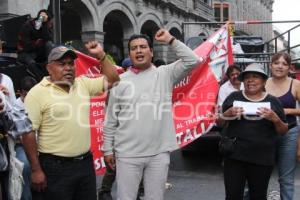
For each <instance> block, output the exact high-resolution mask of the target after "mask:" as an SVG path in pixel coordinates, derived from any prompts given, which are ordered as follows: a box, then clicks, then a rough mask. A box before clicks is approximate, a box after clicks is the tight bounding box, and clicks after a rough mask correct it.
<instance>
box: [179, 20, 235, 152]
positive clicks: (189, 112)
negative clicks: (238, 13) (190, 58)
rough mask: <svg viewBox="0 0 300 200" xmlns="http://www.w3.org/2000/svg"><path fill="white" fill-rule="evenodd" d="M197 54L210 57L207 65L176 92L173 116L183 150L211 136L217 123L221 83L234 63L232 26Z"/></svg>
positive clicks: (201, 65) (189, 77)
mask: <svg viewBox="0 0 300 200" xmlns="http://www.w3.org/2000/svg"><path fill="white" fill-rule="evenodd" d="M194 52H195V53H196V54H197V55H198V56H201V57H203V58H206V61H205V63H202V64H200V66H198V67H197V68H195V69H194V70H193V71H192V73H191V75H190V76H188V77H186V78H185V79H184V80H182V81H181V82H180V83H179V84H178V85H177V86H176V87H175V89H174V91H173V102H174V107H173V116H174V122H175V129H176V137H177V143H178V144H179V146H180V147H183V146H186V145H187V144H189V143H191V142H193V141H194V140H195V139H197V138H199V137H200V136H201V135H203V134H205V133H207V132H208V131H209V130H210V129H211V128H212V127H213V125H214V123H215V119H214V113H215V112H216V99H217V95H218V90H219V84H218V82H219V81H220V80H221V78H222V77H223V75H224V73H225V71H226V70H227V67H228V65H230V64H233V55H232V48H231V40H230V35H229V30H228V27H227V26H226V25H224V26H223V27H222V28H220V29H219V30H218V31H217V32H215V33H214V34H213V35H212V36H211V37H209V38H208V39H207V40H206V41H205V42H204V43H202V44H201V45H200V46H199V47H197V48H196V49H195V50H194Z"/></svg>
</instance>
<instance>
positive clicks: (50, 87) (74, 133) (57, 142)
mask: <svg viewBox="0 0 300 200" xmlns="http://www.w3.org/2000/svg"><path fill="white" fill-rule="evenodd" d="M48 79H49V77H45V78H44V79H43V80H42V81H41V82H40V83H39V84H37V85H36V86H34V87H33V88H32V89H31V90H30V91H29V92H28V94H27V96H26V98H25V107H26V109H27V111H28V115H29V118H30V119H31V121H32V124H33V129H34V130H37V131H38V151H39V152H43V153H50V154H54V155H58V156H66V157H73V156H78V155H81V154H83V153H85V152H87V151H89V149H90V137H91V136H90V121H89V114H90V97H92V96H97V95H99V94H100V93H102V92H103V85H104V82H103V77H100V78H94V79H90V78H86V77H78V78H76V79H75V81H74V84H73V85H72V86H71V88H70V91H69V93H68V92H66V91H64V90H63V89H61V88H60V87H58V86H57V85H55V84H53V83H52V82H50V81H49V80H48Z"/></svg>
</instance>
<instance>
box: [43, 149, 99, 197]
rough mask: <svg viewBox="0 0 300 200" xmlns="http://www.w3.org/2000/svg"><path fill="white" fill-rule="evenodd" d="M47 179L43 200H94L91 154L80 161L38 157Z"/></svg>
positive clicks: (94, 181) (94, 178)
mask: <svg viewBox="0 0 300 200" xmlns="http://www.w3.org/2000/svg"><path fill="white" fill-rule="evenodd" d="M39 159H40V163H41V166H42V168H43V170H44V173H45V174H46V177H47V188H46V190H45V191H43V192H41V193H40V195H38V196H42V199H43V200H82V199H86V200H96V199H97V195H96V175H95V170H94V165H93V157H92V154H89V155H88V156H87V157H85V158H84V159H82V160H74V161H72V160H63V159H58V158H56V157H51V156H43V155H40V157H39Z"/></svg>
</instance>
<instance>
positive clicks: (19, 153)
mask: <svg viewBox="0 0 300 200" xmlns="http://www.w3.org/2000/svg"><path fill="white" fill-rule="evenodd" d="M15 151H16V157H17V158H18V159H19V160H20V161H21V162H23V163H24V169H23V173H22V175H23V179H24V185H23V192H22V196H21V200H31V199H32V196H31V187H30V184H31V181H30V180H31V170H30V164H29V162H28V159H27V157H26V154H25V151H24V148H23V146H22V145H21V144H16V146H15Z"/></svg>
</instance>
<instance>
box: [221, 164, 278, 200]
mask: <svg viewBox="0 0 300 200" xmlns="http://www.w3.org/2000/svg"><path fill="white" fill-rule="evenodd" d="M272 170H273V166H264V165H256V164H252V163H247V162H243V161H238V160H233V159H226V158H225V159H224V184H225V192H226V200H243V195H244V188H245V183H246V181H247V182H248V186H249V195H250V200H267V190H268V185H269V180H270V177H271V173H272Z"/></svg>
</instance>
